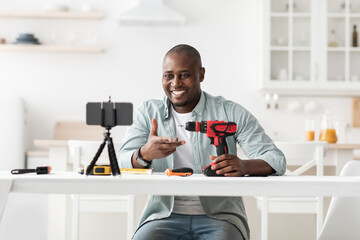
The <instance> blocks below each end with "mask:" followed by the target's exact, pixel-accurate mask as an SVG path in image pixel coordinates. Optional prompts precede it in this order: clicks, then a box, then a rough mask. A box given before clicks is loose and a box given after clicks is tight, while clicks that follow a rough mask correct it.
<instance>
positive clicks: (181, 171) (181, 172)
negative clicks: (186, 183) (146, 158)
mask: <svg viewBox="0 0 360 240" xmlns="http://www.w3.org/2000/svg"><path fill="white" fill-rule="evenodd" d="M193 172H194V171H193V170H192V169H191V168H178V169H174V170H171V169H169V168H168V169H166V171H165V173H166V175H167V176H169V177H170V176H181V177H187V176H191V175H192V174H193Z"/></svg>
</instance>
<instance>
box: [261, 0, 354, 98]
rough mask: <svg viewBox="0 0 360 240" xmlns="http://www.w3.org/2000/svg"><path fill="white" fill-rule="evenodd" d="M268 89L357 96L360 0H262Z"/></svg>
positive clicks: (263, 81) (265, 86)
mask: <svg viewBox="0 0 360 240" xmlns="http://www.w3.org/2000/svg"><path fill="white" fill-rule="evenodd" d="M261 4H262V6H261V8H262V14H261V16H262V21H261V23H262V24H261V26H260V27H262V36H261V37H260V38H262V39H264V41H263V42H262V43H261V44H262V46H260V49H262V51H261V53H263V55H262V56H263V59H264V63H263V64H262V67H263V70H264V71H263V76H260V79H261V80H260V83H261V84H260V88H261V90H263V91H265V92H267V93H278V94H292V95H293V94H295V95H296V94H298V95H329V96H335V95H339V96H360V48H359V47H353V46H352V34H353V27H354V25H356V26H357V27H358V28H360V0H261Z"/></svg>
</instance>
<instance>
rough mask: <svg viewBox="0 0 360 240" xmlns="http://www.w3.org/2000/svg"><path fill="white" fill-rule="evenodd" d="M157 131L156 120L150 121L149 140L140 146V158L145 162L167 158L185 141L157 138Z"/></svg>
mask: <svg viewBox="0 0 360 240" xmlns="http://www.w3.org/2000/svg"><path fill="white" fill-rule="evenodd" d="M157 129H158V125H157V122H156V119H152V127H151V131H150V134H149V138H148V140H147V143H146V144H145V145H144V146H142V147H141V150H140V153H141V156H142V158H143V159H144V160H145V161H149V162H150V161H152V160H153V159H159V158H164V157H167V156H169V155H170V154H172V153H174V152H175V151H176V147H179V146H181V145H183V144H185V141H179V140H178V138H175V139H174V140H173V139H172V138H170V137H161V136H158V134H157ZM134 155H135V154H134ZM133 157H134V156H133ZM134 160H135V159H134ZM135 161H136V160H135ZM133 162H134V161H133ZM136 165H137V164H136Z"/></svg>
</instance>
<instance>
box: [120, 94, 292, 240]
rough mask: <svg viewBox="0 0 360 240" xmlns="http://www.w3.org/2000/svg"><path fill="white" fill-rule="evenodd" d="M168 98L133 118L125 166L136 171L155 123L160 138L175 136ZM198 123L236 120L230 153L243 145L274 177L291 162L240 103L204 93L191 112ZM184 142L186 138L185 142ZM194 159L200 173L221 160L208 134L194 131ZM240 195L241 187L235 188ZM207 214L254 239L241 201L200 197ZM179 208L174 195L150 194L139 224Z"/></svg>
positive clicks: (157, 164)
mask: <svg viewBox="0 0 360 240" xmlns="http://www.w3.org/2000/svg"><path fill="white" fill-rule="evenodd" d="M170 104H171V103H170V101H169V100H168V98H167V97H166V96H164V97H163V98H162V99H157V100H149V101H145V102H144V103H143V104H142V105H141V106H140V107H139V108H138V109H137V110H136V111H135V114H134V121H133V124H132V125H131V126H130V127H129V129H128V131H127V134H126V137H125V141H124V144H123V146H122V147H121V149H120V153H119V159H118V160H119V164H120V167H121V168H132V167H133V166H132V163H131V157H132V154H133V152H134V151H135V150H137V149H138V148H140V147H141V146H143V145H145V144H146V142H147V139H148V136H149V133H150V130H151V120H152V119H153V118H155V119H156V121H157V123H158V136H166V137H172V138H175V137H176V136H175V132H176V131H175V123H174V119H173V117H172V114H171V113H170V109H171V105H170ZM192 118H193V121H206V120H219V121H221V120H222V121H229V122H235V123H236V124H237V132H236V134H235V135H233V136H229V137H227V138H226V142H227V145H228V152H229V154H234V155H236V154H237V149H236V143H238V144H240V146H241V148H242V149H243V151H244V153H245V154H246V156H247V157H248V158H249V159H262V160H264V161H265V162H267V163H268V164H269V165H270V166H271V167H272V168H273V169H274V170H275V174H274V175H282V174H284V172H285V168H286V160H285V157H284V155H283V153H282V152H281V151H280V150H279V149H278V148H277V147H276V146H275V145H274V143H273V141H272V140H271V139H270V138H269V137H268V136H267V135H266V134H265V132H264V129H263V128H262V127H261V126H260V124H259V123H258V121H257V120H256V118H255V117H254V116H253V115H251V113H250V112H249V111H247V110H246V109H245V108H243V107H242V106H241V105H239V104H237V103H234V102H232V101H229V100H226V99H224V98H223V97H214V96H211V95H210V94H208V93H206V92H204V91H203V92H202V93H201V97H200V100H199V103H198V104H197V105H196V107H195V108H194V109H193V111H192ZM180 140H181V139H180ZM191 142H192V151H193V159H194V165H195V169H194V173H201V172H202V169H203V168H204V167H205V166H207V165H209V164H210V162H211V160H210V158H209V156H210V155H214V156H216V148H215V146H214V145H211V144H210V139H209V138H208V137H206V134H202V133H195V132H192V133H191ZM173 166H174V162H173V156H172V155H170V156H167V157H165V158H162V159H155V160H153V161H152V163H151V168H153V169H154V171H156V172H164V171H165V170H166V169H167V168H170V169H172V168H173ZM234 191H236V189H234ZM200 201H201V204H202V206H203V208H204V211H205V213H206V214H207V215H208V216H209V217H212V218H216V219H221V220H226V221H229V222H231V223H232V224H234V225H235V226H236V227H237V228H238V229H239V230H240V231H241V233H242V234H243V236H244V237H245V239H249V233H250V230H249V226H248V224H247V217H246V213H245V208H244V204H243V200H242V197H206V196H204V197H200ZM173 206H174V196H150V197H149V199H148V202H147V205H146V207H145V209H144V212H143V214H142V217H141V220H140V225H142V224H144V223H146V222H148V221H151V220H155V219H161V218H165V217H168V216H170V214H171V212H172V209H173Z"/></svg>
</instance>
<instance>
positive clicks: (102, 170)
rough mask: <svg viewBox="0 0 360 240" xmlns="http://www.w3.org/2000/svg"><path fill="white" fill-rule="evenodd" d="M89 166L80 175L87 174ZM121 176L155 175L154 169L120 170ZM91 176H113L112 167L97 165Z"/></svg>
mask: <svg viewBox="0 0 360 240" xmlns="http://www.w3.org/2000/svg"><path fill="white" fill-rule="evenodd" d="M87 168H88V166H85V169H82V170H81V171H80V172H79V173H81V174H83V173H84V172H86V169H87ZM120 172H121V174H123V173H124V174H127V173H128V174H147V175H151V174H152V173H153V170H152V169H146V168H120ZM90 175H111V166H110V165H95V166H94V167H93V169H92V171H91V172H90Z"/></svg>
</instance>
